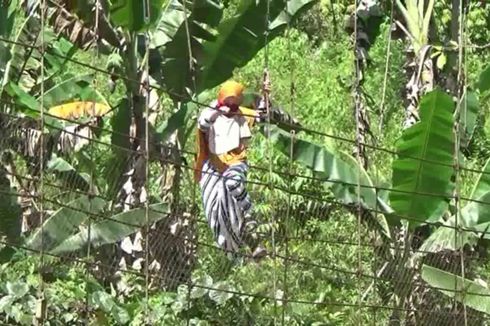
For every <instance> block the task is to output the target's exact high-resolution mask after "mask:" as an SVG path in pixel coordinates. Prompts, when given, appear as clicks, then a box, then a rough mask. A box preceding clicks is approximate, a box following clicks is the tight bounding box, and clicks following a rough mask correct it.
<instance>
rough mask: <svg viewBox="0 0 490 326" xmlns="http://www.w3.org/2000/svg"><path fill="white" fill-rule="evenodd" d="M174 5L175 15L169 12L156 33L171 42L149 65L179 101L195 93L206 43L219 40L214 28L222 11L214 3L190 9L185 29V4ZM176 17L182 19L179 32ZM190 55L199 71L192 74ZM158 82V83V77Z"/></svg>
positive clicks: (198, 3)
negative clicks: (164, 36) (182, 97)
mask: <svg viewBox="0 0 490 326" xmlns="http://www.w3.org/2000/svg"><path fill="white" fill-rule="evenodd" d="M171 5H174V6H173V11H170V10H167V14H165V15H164V16H163V17H162V22H161V23H160V24H159V28H158V29H157V31H159V32H160V33H165V35H166V36H167V37H168V38H171V40H170V41H168V42H166V44H165V46H164V47H162V48H161V49H159V51H158V54H159V55H158V56H157V58H156V59H154V60H153V61H151V62H150V64H151V66H152V67H151V70H152V71H155V72H158V73H160V74H161V76H163V80H162V83H163V84H164V85H165V86H166V88H167V89H168V90H169V91H170V95H171V96H173V97H174V98H175V99H176V100H181V98H180V97H179V95H180V96H187V95H189V94H190V93H191V90H194V81H193V77H195V76H196V75H197V74H198V73H199V70H200V68H199V65H200V63H199V62H200V61H198V58H201V57H202V55H203V43H204V42H206V41H212V40H214V39H215V38H216V36H215V34H216V31H215V28H216V26H218V24H219V23H220V21H221V18H222V15H223V7H222V6H221V5H220V4H219V3H217V2H215V1H213V0H200V1H196V2H195V4H194V5H192V6H190V5H187V11H188V18H187V24H188V28H186V25H185V23H186V21H185V20H184V19H183V18H185V16H182V14H181V12H183V8H182V3H181V2H180V1H174V2H172V3H171ZM175 15H180V20H179V21H180V26H179V27H178V29H177V30H175V25H176V24H177V22H174V21H172V19H174V16H175ZM189 45H190V47H191V48H190V49H189ZM190 52H191V53H192V56H193V58H192V60H193V61H194V62H195V65H194V68H195V69H196V71H191V70H190V66H189V62H190V60H191V59H190V57H189V55H190ZM155 78H156V79H157V80H159V79H158V76H155ZM198 92H199V90H198Z"/></svg>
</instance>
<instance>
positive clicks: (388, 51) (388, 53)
mask: <svg viewBox="0 0 490 326" xmlns="http://www.w3.org/2000/svg"><path fill="white" fill-rule="evenodd" d="M394 7H395V0H391V10H390V25H389V27H388V37H387V39H388V45H387V47H386V56H385V57H386V64H385V72H384V78H383V91H382V93H381V94H382V95H381V104H380V106H379V110H380V116H379V123H378V126H379V127H378V131H379V133H381V131H382V129H383V120H384V119H385V101H386V89H387V85H388V72H389V69H390V59H391V28H392V26H393V13H394V11H395V9H394Z"/></svg>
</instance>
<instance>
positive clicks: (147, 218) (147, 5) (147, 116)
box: [135, 0, 185, 325]
mask: <svg viewBox="0 0 490 326" xmlns="http://www.w3.org/2000/svg"><path fill="white" fill-rule="evenodd" d="M184 2H185V0H184ZM143 8H144V10H143V12H144V22H145V25H148V24H149V23H150V17H151V6H150V0H145V1H144V2H143ZM135 41H136V40H135ZM149 61H150V34H149V31H146V32H145V56H144V71H143V75H144V77H145V82H144V85H145V87H144V88H143V89H142V90H141V92H146V94H145V95H146V96H145V118H144V119H145V183H144V189H145V197H146V198H145V323H146V325H151V321H150V295H149V289H150V275H149V271H148V268H149V265H150V244H149V243H150V240H149V234H150V198H151V196H150V141H149V139H150V131H149V130H150V123H149V119H150V109H149V108H150V93H151V88H150V64H149Z"/></svg>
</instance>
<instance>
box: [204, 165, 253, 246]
mask: <svg viewBox="0 0 490 326" xmlns="http://www.w3.org/2000/svg"><path fill="white" fill-rule="evenodd" d="M247 171H248V166H247V164H246V163H244V162H241V163H238V164H234V165H231V166H230V167H228V168H227V169H226V170H225V171H224V172H223V174H221V173H219V172H218V171H217V170H216V169H215V168H214V167H213V165H212V164H211V163H210V162H209V160H206V161H205V162H204V165H203V168H202V177H201V180H200V182H199V184H200V187H201V194H202V201H203V206H204V212H205V215H206V218H207V221H208V225H209V227H210V228H211V229H212V230H213V234H214V239H215V241H216V242H217V244H218V245H219V246H220V247H221V248H222V249H223V250H224V251H226V252H227V253H236V252H238V250H239V249H240V247H241V246H242V244H243V236H244V229H245V223H247V222H249V221H248V215H249V212H250V211H251V208H252V204H251V201H250V197H249V194H248V193H247V190H246V189H245V182H246V178H247Z"/></svg>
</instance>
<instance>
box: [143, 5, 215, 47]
mask: <svg viewBox="0 0 490 326" xmlns="http://www.w3.org/2000/svg"><path fill="white" fill-rule="evenodd" d="M186 6H187V7H186V9H187V23H188V24H189V32H190V34H191V37H195V36H196V35H195V33H196V31H197V29H199V30H200V29H201V28H202V27H200V25H201V24H206V25H207V26H208V28H212V27H213V26H216V25H218V24H219V22H220V20H221V17H222V16H223V6H222V5H220V3H219V2H215V1H211V0H199V1H193V2H189V1H188V2H187V3H186ZM185 18H186V17H185V14H184V5H183V1H181V0H171V1H170V2H169V3H168V4H167V5H166V8H165V10H164V12H163V13H162V15H161V17H160V19H159V21H158V22H157V24H156V27H155V29H153V30H152V35H151V41H150V48H152V49H154V48H159V47H161V46H164V45H166V44H167V43H169V42H171V41H172V40H173V39H174V38H177V39H178V38H181V37H182V36H187V35H186V34H187V32H186V29H185ZM178 34H182V36H177V35H178ZM182 54H183V55H185V53H182Z"/></svg>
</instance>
